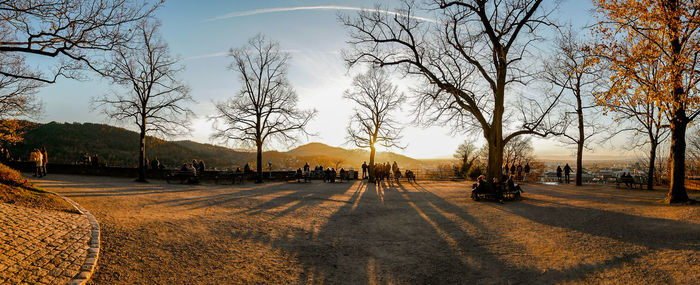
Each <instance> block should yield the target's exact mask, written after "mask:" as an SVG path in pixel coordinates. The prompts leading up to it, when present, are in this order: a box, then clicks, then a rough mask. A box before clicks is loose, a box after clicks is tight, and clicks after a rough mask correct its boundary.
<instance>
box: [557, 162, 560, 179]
mask: <svg viewBox="0 0 700 285" xmlns="http://www.w3.org/2000/svg"><path fill="white" fill-rule="evenodd" d="M557 181H559V183H561V166H559V165H557Z"/></svg>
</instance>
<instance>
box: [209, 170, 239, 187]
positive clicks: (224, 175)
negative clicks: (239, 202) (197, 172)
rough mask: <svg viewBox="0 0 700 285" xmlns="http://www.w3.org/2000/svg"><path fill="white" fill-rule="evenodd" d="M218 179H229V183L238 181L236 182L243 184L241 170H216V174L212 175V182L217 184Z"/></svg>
mask: <svg viewBox="0 0 700 285" xmlns="http://www.w3.org/2000/svg"><path fill="white" fill-rule="evenodd" d="M220 180H222V181H229V180H231V184H236V181H238V184H243V172H230V171H226V172H224V171H221V172H217V173H216V176H214V183H216V184H219V181H220Z"/></svg>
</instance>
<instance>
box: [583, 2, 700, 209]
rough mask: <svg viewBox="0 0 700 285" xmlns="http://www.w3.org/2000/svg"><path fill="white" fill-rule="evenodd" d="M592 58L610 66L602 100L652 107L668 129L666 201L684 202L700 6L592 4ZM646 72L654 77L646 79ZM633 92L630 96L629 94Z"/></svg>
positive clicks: (695, 105) (698, 107)
mask: <svg viewBox="0 0 700 285" xmlns="http://www.w3.org/2000/svg"><path fill="white" fill-rule="evenodd" d="M593 3H594V5H595V9H596V14H597V18H598V19H597V24H596V25H595V26H594V28H593V33H594V34H595V35H596V36H597V42H596V43H595V44H594V48H592V49H591V51H592V53H593V55H595V56H597V58H599V59H602V60H605V61H606V62H607V63H609V64H610V67H611V68H612V71H613V72H614V74H613V75H612V76H611V78H610V79H611V81H612V83H613V86H614V87H613V88H611V90H609V91H608V92H603V93H600V94H599V96H601V97H600V98H599V100H600V101H602V102H604V103H605V104H609V105H615V104H619V102H621V101H622V100H621V99H622V98H627V97H628V96H632V100H640V101H645V102H653V103H654V104H655V105H656V106H658V107H659V108H660V109H661V110H662V112H663V113H664V114H665V116H666V117H667V118H668V121H669V123H670V129H671V150H670V155H671V159H672V164H671V165H672V167H671V185H670V189H669V192H668V198H667V201H668V202H670V203H679V202H687V201H689V200H690V199H689V198H688V194H687V192H686V189H685V152H686V141H685V135H686V128H687V126H688V124H689V123H690V122H692V121H693V119H695V117H697V116H698V114H700V104H699V103H700V97H699V96H698V94H697V87H698V86H697V85H698V82H699V81H700V73H698V72H697V71H698V70H700V69H699V68H700V57H698V54H700V4H698V3H695V1H681V0H664V1H652V0H594V1H593ZM650 68H653V69H655V70H654V74H655V76H654V77H648V76H646V75H647V74H649V73H650V70H649V69H650ZM630 90H631V91H630Z"/></svg>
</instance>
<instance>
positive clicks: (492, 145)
mask: <svg viewBox="0 0 700 285" xmlns="http://www.w3.org/2000/svg"><path fill="white" fill-rule="evenodd" d="M497 133H498V135H497V136H496V135H492V136H490V137H489V138H488V144H489V161H488V164H487V165H486V178H487V179H488V181H493V178H498V181H501V177H502V176H503V139H502V138H501V134H500V133H501V132H500V130H499V132H497Z"/></svg>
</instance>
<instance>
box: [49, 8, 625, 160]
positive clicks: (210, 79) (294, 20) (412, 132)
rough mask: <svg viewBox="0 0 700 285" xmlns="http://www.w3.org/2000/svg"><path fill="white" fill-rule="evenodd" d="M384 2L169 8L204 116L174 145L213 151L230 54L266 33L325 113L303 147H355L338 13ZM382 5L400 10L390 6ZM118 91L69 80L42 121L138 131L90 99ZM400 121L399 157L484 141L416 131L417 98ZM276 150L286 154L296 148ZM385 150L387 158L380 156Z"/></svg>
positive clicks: (554, 152)
mask: <svg viewBox="0 0 700 285" xmlns="http://www.w3.org/2000/svg"><path fill="white" fill-rule="evenodd" d="M376 3H377V2H376V1H357V0H356V1H320V0H314V1H311V0H308V1H301V0H297V1H291V0H287V1H282V0H268V1H247V0H245V1H244V0H240V1H238V0H237V1H188V0H167V1H165V3H164V5H163V6H162V7H161V8H160V9H159V10H158V11H157V12H156V16H157V17H158V18H159V19H160V20H161V21H162V29H161V30H162V35H163V38H164V39H165V40H166V41H167V42H168V43H169V45H170V49H171V52H172V53H173V54H175V55H177V56H179V57H181V58H182V62H183V63H184V64H185V66H186V70H185V71H184V72H183V74H181V75H180V78H182V79H183V80H184V81H185V82H187V84H188V85H189V86H190V88H191V95H192V96H193V97H194V99H195V100H196V101H197V103H195V104H193V105H192V106H191V108H192V109H193V111H194V112H195V114H197V116H198V117H197V118H196V119H194V120H193V121H192V124H193V127H194V131H193V132H192V134H191V135H188V136H183V137H177V138H170V139H189V140H193V141H198V142H203V143H213V141H211V140H210V138H209V136H210V134H211V132H212V128H211V122H210V121H209V120H208V116H211V115H213V111H214V107H213V104H214V103H213V102H217V101H222V100H225V99H226V98H229V97H231V96H233V94H234V93H235V91H236V90H237V89H238V88H239V83H238V82H237V76H236V74H235V73H234V72H232V71H230V70H228V68H227V66H228V65H229V64H230V62H231V59H230V58H229V57H228V56H227V51H228V50H229V49H230V48H232V47H241V46H243V45H245V43H246V42H247V40H248V39H249V38H251V37H253V36H255V35H256V34H259V33H260V34H263V35H265V36H266V37H268V38H269V39H272V40H274V41H277V42H279V44H280V47H281V49H282V50H284V51H286V52H289V53H290V54H291V57H292V60H291V61H290V63H289V73H288V77H289V80H290V82H291V83H292V85H293V86H294V89H295V90H296V92H297V95H298V96H299V106H300V107H301V108H315V109H317V110H318V115H317V117H316V118H315V119H314V120H313V121H312V122H311V123H310V124H309V126H308V130H309V131H310V132H311V133H315V134H317V135H316V136H313V137H308V138H307V137H302V138H301V140H300V141H299V143H298V144H297V145H299V144H304V143H307V142H312V141H318V142H323V143H326V144H328V145H332V146H340V147H352V146H351V145H350V144H347V143H346V139H345V128H346V125H347V122H348V120H349V117H350V115H351V112H352V107H351V105H350V102H349V101H348V100H346V99H343V98H342V94H343V91H344V90H346V89H347V88H349V87H350V84H351V82H352V75H353V74H356V73H357V72H358V70H354V69H351V70H348V69H347V67H346V66H345V65H344V63H343V61H342V58H341V56H340V50H341V49H344V48H347V47H348V46H347V44H346V41H347V40H348V36H347V31H346V30H345V28H344V27H343V26H342V25H341V24H340V23H339V22H338V19H337V13H339V12H341V13H347V14H350V15H352V14H354V13H357V11H356V10H357V9H359V8H373V7H374V6H375V4H376ZM380 3H381V4H382V5H386V6H392V5H396V3H397V2H395V1H382V2H380ZM591 6H592V4H591V3H590V2H589V1H575V0H568V1H563V2H562V3H561V5H560V8H559V11H558V15H559V18H560V19H562V20H565V21H571V22H572V23H573V24H574V26H576V27H582V26H585V25H586V24H590V23H591V22H592V21H593V16H592V14H591V13H590V11H589V10H590V8H591ZM408 82H410V78H397V79H396V81H395V84H397V85H398V86H399V88H400V90H403V91H404V92H410V91H409V90H408V85H409V84H408ZM113 90H117V91H118V90H120V89H119V88H118V87H116V86H111V85H110V84H109V82H108V81H107V80H104V79H100V78H98V77H95V76H91V77H90V78H89V79H88V80H84V81H75V80H71V79H62V80H60V81H59V82H58V83H56V84H52V85H49V86H46V87H44V88H42V90H41V91H40V92H39V94H38V97H39V98H40V99H41V100H42V101H43V102H44V108H45V112H44V114H43V116H42V117H41V118H39V121H40V122H51V121H57V122H101V123H109V124H114V125H118V126H121V127H125V128H129V129H134V126H131V125H129V123H130V122H126V123H122V124H119V123H117V122H112V121H108V120H107V119H106V118H105V117H104V115H103V114H101V113H100V112H99V111H98V110H94V109H93V106H92V105H91V104H90V99H91V98H94V97H97V96H99V95H102V94H105V93H107V92H110V91H113ZM408 103H409V104H407V105H406V106H405V107H404V108H403V109H402V110H401V112H399V114H397V117H398V118H399V119H400V120H401V121H404V122H407V125H406V126H405V129H404V131H403V140H402V143H403V144H404V145H407V147H406V148H405V149H391V151H394V152H397V153H401V154H405V155H408V156H411V157H415V158H445V157H451V156H452V154H453V153H454V151H455V150H456V148H457V146H458V145H459V144H460V143H461V142H463V141H464V140H465V139H472V138H474V139H477V140H479V142H480V143H483V139H482V137H481V135H480V134H457V135H455V134H452V133H451V132H450V129H449V128H447V127H444V126H433V127H428V128H422V127H419V126H415V125H411V124H410V121H411V118H412V116H411V114H410V109H411V108H410V100H409V101H408ZM534 142H535V153H536V154H537V155H540V156H546V157H567V158H568V157H571V155H572V154H573V151H572V150H571V148H567V147H565V146H563V145H561V144H560V143H557V142H556V140H553V139H545V140H542V139H535V140H534ZM269 148H275V149H280V150H285V149H286V148H288V147H286V146H279V145H273V146H270V147H269ZM380 150H382V149H381V148H380ZM593 151H594V153H595V156H596V157H600V156H603V157H604V156H608V155H612V153H616V155H618V156H619V155H620V150H615V149H612V148H611V147H610V146H600V147H595V148H594V149H593Z"/></svg>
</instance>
